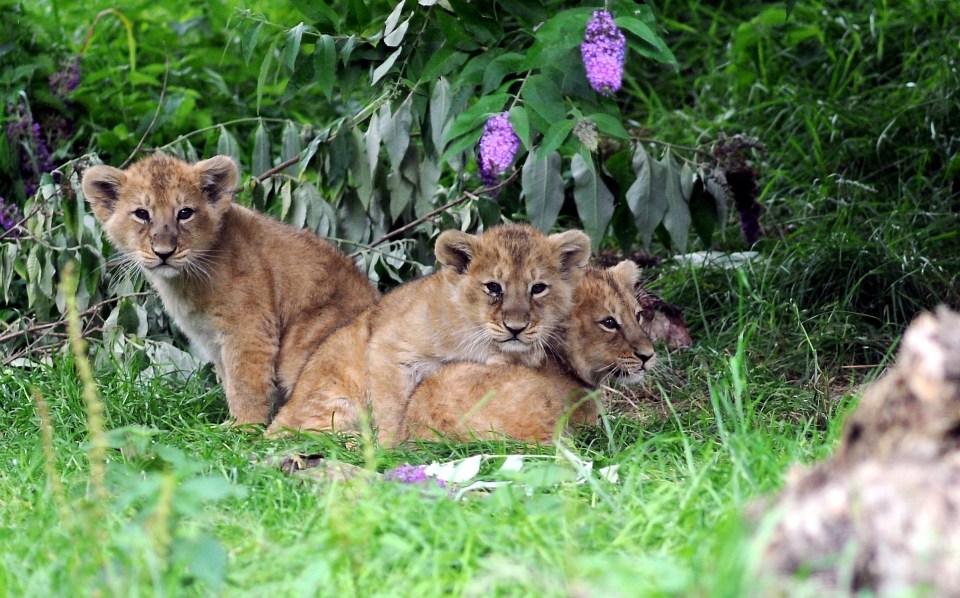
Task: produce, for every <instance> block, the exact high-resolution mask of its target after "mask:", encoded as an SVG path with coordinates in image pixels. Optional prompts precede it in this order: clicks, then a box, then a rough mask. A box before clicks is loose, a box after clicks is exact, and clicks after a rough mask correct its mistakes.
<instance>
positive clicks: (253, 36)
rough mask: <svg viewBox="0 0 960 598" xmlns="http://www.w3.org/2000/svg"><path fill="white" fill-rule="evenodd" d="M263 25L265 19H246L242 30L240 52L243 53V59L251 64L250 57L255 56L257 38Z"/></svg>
mask: <svg viewBox="0 0 960 598" xmlns="http://www.w3.org/2000/svg"><path fill="white" fill-rule="evenodd" d="M262 27H263V21H254V20H250V21H246V22H245V23H244V26H243V28H242V31H241V32H240V53H241V54H243V61H244V62H245V63H247V64H250V58H252V57H253V51H254V49H256V47H257V38H258V37H260V29H261V28H262Z"/></svg>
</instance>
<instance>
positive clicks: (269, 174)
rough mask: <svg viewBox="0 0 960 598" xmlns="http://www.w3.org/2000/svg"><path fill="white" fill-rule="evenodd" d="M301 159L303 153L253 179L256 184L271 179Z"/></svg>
mask: <svg viewBox="0 0 960 598" xmlns="http://www.w3.org/2000/svg"><path fill="white" fill-rule="evenodd" d="M328 142H329V140H328ZM301 157H303V151H301V152H300V153H298V154H297V155H296V156H294V157H292V158H289V159H287V160H284V161H283V162H281V163H279V164H277V165H276V166H274V167H273V168H270V169H268V170H264V171H263V172H262V173H261V174H260V175H258V176H257V177H255V178H256V179H257V182H258V183H262V182H263V181H265V180H267V179H268V178H270V177H272V176H273V175H275V174H279V173H280V171H282V170H285V169H286V168H287V167H289V166H293V165H294V164H296V163H297V162H299V161H300V158H301Z"/></svg>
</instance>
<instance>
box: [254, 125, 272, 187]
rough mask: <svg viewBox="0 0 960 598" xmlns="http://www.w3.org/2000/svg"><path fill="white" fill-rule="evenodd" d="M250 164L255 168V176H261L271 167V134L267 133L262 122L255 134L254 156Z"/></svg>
mask: <svg viewBox="0 0 960 598" xmlns="http://www.w3.org/2000/svg"><path fill="white" fill-rule="evenodd" d="M250 164H251V167H252V168H253V176H260V175H261V174H263V173H264V172H266V171H268V170H270V167H271V161H270V134H269V133H267V128H266V127H265V126H263V122H262V121H261V122H260V124H259V125H258V126H257V130H256V132H254V134H253V156H252V159H251V160H250Z"/></svg>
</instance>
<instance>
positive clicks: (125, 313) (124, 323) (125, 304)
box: [116, 299, 146, 336]
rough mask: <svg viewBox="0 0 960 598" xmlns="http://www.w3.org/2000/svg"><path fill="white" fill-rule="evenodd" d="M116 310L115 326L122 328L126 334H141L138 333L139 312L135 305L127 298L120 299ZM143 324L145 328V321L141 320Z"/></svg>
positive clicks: (139, 324)
mask: <svg viewBox="0 0 960 598" xmlns="http://www.w3.org/2000/svg"><path fill="white" fill-rule="evenodd" d="M116 310H117V326H119V327H120V328H123V331H124V332H125V333H127V334H133V335H136V336H142V335H141V334H140V330H141V321H140V312H138V311H137V306H136V305H135V304H134V303H133V302H132V301H130V300H129V299H124V300H122V301H120V304H119V305H117V308H116ZM143 324H144V329H145V328H146V322H143Z"/></svg>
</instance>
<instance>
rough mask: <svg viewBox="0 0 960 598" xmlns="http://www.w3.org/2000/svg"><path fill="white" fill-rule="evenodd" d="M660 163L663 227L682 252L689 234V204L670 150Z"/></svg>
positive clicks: (685, 247)
mask: <svg viewBox="0 0 960 598" xmlns="http://www.w3.org/2000/svg"><path fill="white" fill-rule="evenodd" d="M661 163H662V164H663V167H664V170H665V172H666V181H665V182H666V185H665V186H664V193H665V195H666V198H667V213H666V214H664V216H663V227H664V228H665V229H667V232H668V233H669V234H670V239H671V240H672V241H673V243H674V245H676V247H677V249H679V250H680V251H681V252H683V251H685V250H686V249H687V238H688V237H689V235H690V222H691V219H690V204H689V203H688V202H687V200H686V199H685V198H684V196H683V191H682V190H681V183H680V170H679V169H678V168H677V163H676V161H675V160H674V159H673V153H672V152H671V151H670V150H667V151H666V152H665V153H664V154H663V159H662V160H661Z"/></svg>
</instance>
